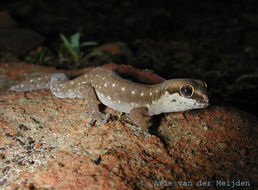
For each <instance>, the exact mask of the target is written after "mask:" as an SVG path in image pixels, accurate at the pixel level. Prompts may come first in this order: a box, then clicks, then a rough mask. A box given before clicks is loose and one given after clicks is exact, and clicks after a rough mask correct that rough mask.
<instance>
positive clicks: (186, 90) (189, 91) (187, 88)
mask: <svg viewBox="0 0 258 190" xmlns="http://www.w3.org/2000/svg"><path fill="white" fill-rule="evenodd" d="M193 93H194V88H193V86H192V85H190V84H186V85H182V86H181V87H180V94H181V95H182V96H184V97H186V98H189V97H191V96H192V95H193Z"/></svg>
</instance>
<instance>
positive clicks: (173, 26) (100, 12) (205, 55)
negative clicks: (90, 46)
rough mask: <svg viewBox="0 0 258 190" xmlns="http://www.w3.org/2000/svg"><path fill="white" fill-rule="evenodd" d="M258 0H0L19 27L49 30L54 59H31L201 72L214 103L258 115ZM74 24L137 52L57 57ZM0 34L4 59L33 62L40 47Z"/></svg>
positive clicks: (89, 37) (47, 44) (67, 65)
mask: <svg viewBox="0 0 258 190" xmlns="http://www.w3.org/2000/svg"><path fill="white" fill-rule="evenodd" d="M255 2H256V1H255V0H242V1H239V0H227V1H225V0H224V1H214V0H205V1H204V0H203V1H194V0H192V1H182V0H169V1H139V0H125V1H117V0H108V1H104V0H102V1H101V0H94V1H92V0H90V1H89V0H87V1H74V0H73V1H68V0H62V1H61V0H56V1H54V0H52V1H49V0H47V1H42V0H27V1H10V0H1V1H0V11H6V12H7V13H8V14H9V15H10V16H11V17H12V18H13V20H14V21H15V22H16V27H15V28H19V29H30V30H33V31H35V32H37V33H38V34H40V35H42V36H43V37H44V39H45V40H44V42H42V43H41V44H40V46H41V48H43V49H46V52H47V53H46V54H47V55H51V57H52V59H50V60H43V61H42V59H41V60H37V59H34V61H32V62H33V63H35V64H42V65H47V66H54V67H57V68H62V69H71V68H82V67H86V66H88V65H94V66H97V65H101V64H105V63H109V62H112V61H113V62H115V63H117V64H130V65H133V66H135V67H137V68H142V69H145V68H148V69H150V70H153V71H154V72H155V73H157V74H159V75H160V76H162V77H164V78H166V79H170V78H177V77H180V78H185V77H189V78H198V79H202V80H205V81H206V82H207V83H208V86H209V95H210V97H211V100H212V101H213V103H214V104H221V105H234V106H236V107H238V108H240V109H243V110H245V111H247V112H249V113H252V114H254V115H256V116H257V114H258V111H257V107H258V101H257V92H258V90H257V84H258V83H257V78H258V72H257V60H258V59H257V58H258V6H256V4H255ZM76 32H80V34H81V41H82V42H84V41H95V42H98V43H99V44H100V45H102V44H105V43H113V42H117V41H120V42H124V43H125V44H126V45H127V46H128V48H129V50H130V51H131V53H132V54H131V55H127V54H125V55H123V54H122V55H117V56H116V55H110V56H108V57H106V59H97V58H95V59H89V60H88V61H87V64H85V63H83V62H81V63H80V64H75V63H73V62H72V61H71V62H64V63H60V60H59V58H58V55H59V53H58V52H59V51H60V48H61V45H60V44H62V41H61V39H60V34H61V33H62V34H64V35H66V36H71V35H72V34H74V33H76ZM21 38H22V37H21ZM1 40H2V42H5V43H2V44H1V43H0V50H1V53H0V56H1V57H0V60H1V61H0V62H6V61H13V59H14V58H15V59H17V61H23V60H25V61H27V62H30V61H28V60H31V59H28V57H29V58H30V57H31V56H35V54H37V51H36V53H35V49H32V50H30V51H29V52H25V53H24V52H23V53H20V52H19V51H18V52H17V51H15V50H14V49H12V48H11V47H9V45H8V44H11V43H8V42H6V41H7V40H9V41H10V42H11V39H7V38H6V37H5V36H3V35H1V33H0V42H1ZM30 41H32V40H27V41H26V40H25V42H24V40H23V41H22V42H19V43H30ZM14 43H16V42H14ZM16 44H17V46H18V42H17V43H16ZM85 51H88V50H85ZM10 53H11V54H10ZM36 57H37V56H36Z"/></svg>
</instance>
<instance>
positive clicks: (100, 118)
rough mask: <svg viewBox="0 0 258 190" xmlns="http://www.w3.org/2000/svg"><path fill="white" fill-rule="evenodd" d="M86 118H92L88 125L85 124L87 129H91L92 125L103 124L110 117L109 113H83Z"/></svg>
mask: <svg viewBox="0 0 258 190" xmlns="http://www.w3.org/2000/svg"><path fill="white" fill-rule="evenodd" d="M84 115H85V116H86V117H87V118H92V119H91V121H90V122H89V123H87V124H86V125H87V127H91V126H93V125H99V124H105V123H107V120H108V119H109V117H110V114H109V113H106V114H103V113H101V112H95V113H84Z"/></svg>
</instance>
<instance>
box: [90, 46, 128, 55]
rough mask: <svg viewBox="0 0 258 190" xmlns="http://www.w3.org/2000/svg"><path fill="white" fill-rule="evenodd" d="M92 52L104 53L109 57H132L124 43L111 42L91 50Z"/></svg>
mask: <svg viewBox="0 0 258 190" xmlns="http://www.w3.org/2000/svg"><path fill="white" fill-rule="evenodd" d="M93 52H105V53H108V54H110V55H125V56H128V57H132V52H131V50H130V49H129V48H128V46H127V45H126V43H124V42H113V43H107V44H104V45H101V46H99V47H96V48H93Z"/></svg>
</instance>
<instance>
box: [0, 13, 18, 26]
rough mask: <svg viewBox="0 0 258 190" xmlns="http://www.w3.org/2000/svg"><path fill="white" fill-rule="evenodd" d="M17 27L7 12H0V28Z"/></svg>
mask: <svg viewBox="0 0 258 190" xmlns="http://www.w3.org/2000/svg"><path fill="white" fill-rule="evenodd" d="M17 26H18V25H17V23H16V22H15V20H13V18H12V17H11V16H10V15H9V14H8V12H7V11H0V28H16V27H17Z"/></svg>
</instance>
